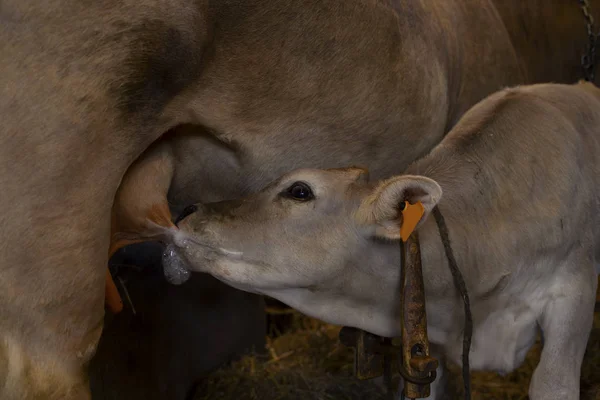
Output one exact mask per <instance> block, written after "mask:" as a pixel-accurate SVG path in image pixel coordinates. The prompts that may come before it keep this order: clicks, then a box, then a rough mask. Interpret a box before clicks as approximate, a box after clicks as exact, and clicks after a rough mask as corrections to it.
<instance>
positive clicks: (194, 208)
mask: <svg viewBox="0 0 600 400" xmlns="http://www.w3.org/2000/svg"><path fill="white" fill-rule="evenodd" d="M196 211H198V206H196V205H195V204H192V205H191V206H187V207H186V208H184V209H183V211H182V212H181V214H179V216H178V217H177V218H176V219H175V226H178V224H179V223H180V222H181V221H182V220H183V219H184V218H185V217H187V216H188V215H190V214H193V213H195V212H196Z"/></svg>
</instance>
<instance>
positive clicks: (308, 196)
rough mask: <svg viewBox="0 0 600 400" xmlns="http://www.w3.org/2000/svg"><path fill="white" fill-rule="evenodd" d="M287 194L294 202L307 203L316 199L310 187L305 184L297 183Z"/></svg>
mask: <svg viewBox="0 0 600 400" xmlns="http://www.w3.org/2000/svg"><path fill="white" fill-rule="evenodd" d="M287 194H288V195H289V196H290V197H291V198H292V199H294V200H300V201H307V200H312V199H314V198H315V195H314V194H313V192H312V190H311V189H310V186H308V185H307V184H306V183H304V182H295V183H293V184H292V186H290V187H289V189H288V190H287Z"/></svg>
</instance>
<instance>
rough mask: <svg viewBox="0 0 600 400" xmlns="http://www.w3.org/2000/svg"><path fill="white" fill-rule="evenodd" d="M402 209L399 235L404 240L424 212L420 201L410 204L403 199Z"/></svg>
mask: <svg viewBox="0 0 600 400" xmlns="http://www.w3.org/2000/svg"><path fill="white" fill-rule="evenodd" d="M404 203H405V206H404V210H402V226H401V227H400V237H401V238H402V241H403V242H406V241H407V240H408V238H409V237H410V234H411V233H413V231H414V230H415V228H416V227H417V224H418V223H419V221H420V220H421V217H423V214H425V207H423V204H421V202H420V201H418V202H416V203H415V204H410V203H409V202H408V201H405V202H404Z"/></svg>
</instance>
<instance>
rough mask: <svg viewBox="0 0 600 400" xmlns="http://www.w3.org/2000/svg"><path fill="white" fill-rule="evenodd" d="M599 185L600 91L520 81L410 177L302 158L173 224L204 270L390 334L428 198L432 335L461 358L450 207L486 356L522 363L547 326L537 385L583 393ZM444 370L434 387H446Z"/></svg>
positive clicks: (175, 235) (509, 364)
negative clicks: (244, 192)
mask: <svg viewBox="0 0 600 400" xmlns="http://www.w3.org/2000/svg"><path fill="white" fill-rule="evenodd" d="M599 187H600V89H598V88H597V87H595V86H593V85H592V84H590V83H584V84H577V85H556V84H554V85H553V84H541V85H533V86H523V87H519V88H515V89H507V90H504V91H500V92H499V93H496V94H493V95H491V96H490V97H488V98H487V99H485V100H483V101H482V102H480V103H479V104H477V105H475V106H474V107H473V108H472V109H471V110H469V112H467V113H466V114H465V116H464V117H463V118H462V119H461V120H460V121H459V123H458V124H457V125H456V127H455V128H454V129H452V131H450V133H449V134H448V135H447V136H446V137H445V138H444V139H443V140H442V142H441V143H440V144H439V145H438V146H436V147H435V148H434V149H433V150H432V151H431V153H430V154H428V155H427V156H426V157H423V158H422V159H420V160H418V161H416V162H415V163H414V164H412V165H411V166H410V167H409V168H408V169H407V170H406V172H405V173H404V174H403V175H400V176H396V177H393V178H390V179H387V180H383V181H379V182H368V176H367V174H366V173H365V171H364V170H362V169H356V168H354V169H353V168H350V169H333V170H331V169H330V170H314V169H308V170H307V169H303V170H298V171H293V172H290V173H288V174H286V175H284V176H282V177H281V178H279V179H277V180H276V181H274V182H272V183H271V184H269V185H268V186H267V187H266V188H265V189H264V190H262V191H260V192H259V193H256V194H253V195H250V196H248V197H245V198H242V199H240V200H234V201H225V202H218V203H212V204H206V205H199V206H198V210H197V211H196V212H194V213H192V214H191V215H190V216H188V217H187V218H185V219H183V221H182V222H181V223H180V224H179V227H180V228H181V229H176V228H168V229H167V228H165V229H163V237H166V238H168V240H169V241H171V242H172V243H173V245H172V248H173V249H174V250H173V254H175V256H174V257H178V256H179V257H181V258H182V259H183V260H184V261H185V262H187V265H189V266H190V267H191V268H193V269H194V270H197V271H204V272H209V273H211V274H213V275H214V276H216V277H217V278H219V279H221V280H223V281H224V282H226V283H228V284H230V285H233V286H234V287H237V288H240V289H245V290H248V291H252V292H254V293H260V294H266V295H269V296H273V297H276V298H278V299H280V300H282V301H284V302H286V303H288V304H290V305H291V306H293V307H296V308H298V309H300V310H301V311H303V312H305V313H307V314H309V315H312V316H315V317H317V318H320V319H323V320H325V321H329V322H331V323H335V324H340V325H348V326H354V327H358V328H361V329H365V330H368V331H370V332H373V333H376V334H378V335H382V336H386V337H393V336H400V333H401V324H400V321H399V311H400V304H399V295H400V287H401V281H400V275H401V268H404V266H403V265H401V257H400V252H399V251H398V242H397V241H398V240H399V239H400V234H401V232H402V230H403V229H402V227H403V224H404V223H406V221H407V220H408V219H406V220H405V214H403V212H402V211H401V210H403V209H405V208H406V207H410V205H413V206H412V207H416V206H415V205H414V204H416V203H417V202H420V203H421V204H422V206H423V207H424V210H425V211H424V216H423V218H421V219H420V221H417V222H418V231H419V238H420V243H421V248H422V263H423V271H424V272H423V275H424V283H425V285H424V287H425V296H426V301H427V314H428V330H429V336H430V339H431V341H432V343H434V344H436V345H438V346H440V347H441V348H442V349H443V352H444V353H445V354H446V355H448V356H449V357H450V358H451V359H452V360H453V361H454V362H457V363H460V362H461V351H462V341H463V324H462V321H464V318H465V316H464V313H463V304H462V298H461V296H460V292H459V291H458V290H457V288H456V287H455V284H454V280H453V277H452V273H451V272H450V268H449V266H448V264H449V261H448V260H449V259H448V258H447V256H446V252H445V246H446V245H447V243H448V242H446V243H445V242H444V241H445V240H446V239H445V238H444V236H442V235H441V234H440V232H441V230H442V229H441V228H438V226H437V225H436V220H438V221H439V220H441V219H444V220H445V221H446V222H445V224H447V227H448V231H449V235H450V242H449V243H450V244H451V247H452V249H453V254H454V257H456V260H457V262H458V264H459V268H460V270H461V271H462V273H463V275H464V278H465V283H466V287H467V288H468V291H469V293H470V297H471V307H472V313H473V327H474V328H473V332H474V336H473V347H472V349H471V365H472V366H473V368H477V369H494V370H497V371H500V372H504V373H508V372H510V371H511V370H513V369H515V368H517V367H518V366H519V365H520V364H521V363H522V362H523V360H524V359H525V356H526V354H527V352H528V350H529V348H530V347H531V346H532V345H533V343H534V342H535V339H536V334H537V331H538V329H539V328H541V330H542V332H543V337H544V346H543V350H542V353H541V359H540V362H539V364H538V366H537V367H536V369H535V372H534V374H533V378H532V380H531V385H530V389H529V395H530V397H531V399H532V400H552V399H556V400H567V399H568V400H575V399H579V379H580V369H581V362H582V359H583V355H584V353H585V349H586V344H587V340H588V336H589V333H590V330H591V328H592V321H593V313H594V304H595V297H596V296H595V294H596V286H597V276H598V274H599V273H600V214H599V211H600V192H598V188H599ZM442 191H443V195H442ZM407 203H408V204H407ZM409 204H410V205H409ZM436 207H438V208H436ZM432 212H433V213H434V215H435V219H434V218H432V217H429V215H430V214H431V213H432ZM436 213H437V214H436ZM440 215H443V217H440ZM419 217H420V215H419ZM409 222H410V221H409ZM439 223H440V222H438V224H439ZM415 225H416V224H415ZM413 227H414V226H413ZM409 233H410V232H409ZM439 382H440V380H438V381H437V382H436V385H435V386H434V388H433V389H434V390H433V392H434V393H433V394H432V399H439V398H441V397H442V395H443V394H444V391H442V390H440V387H439V385H438V383H439Z"/></svg>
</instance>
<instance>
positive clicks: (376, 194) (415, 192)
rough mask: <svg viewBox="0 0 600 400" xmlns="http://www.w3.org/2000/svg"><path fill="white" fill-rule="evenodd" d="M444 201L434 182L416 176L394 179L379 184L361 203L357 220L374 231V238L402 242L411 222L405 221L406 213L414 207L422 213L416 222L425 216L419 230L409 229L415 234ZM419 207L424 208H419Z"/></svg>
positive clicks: (417, 225)
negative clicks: (403, 226)
mask: <svg viewBox="0 0 600 400" xmlns="http://www.w3.org/2000/svg"><path fill="white" fill-rule="evenodd" d="M441 197H442V188H441V187H440V185H438V183H437V182H436V181H434V180H433V179H430V178H426V177H424V176H415V175H404V176H398V177H394V178H391V179H388V180H386V181H383V182H382V183H380V184H379V185H378V186H376V187H375V189H374V190H373V191H372V192H371V193H370V194H369V195H368V196H367V197H366V198H365V199H364V200H363V201H362V203H361V205H360V207H359V209H358V212H357V220H358V222H359V223H360V224H361V225H363V226H367V227H369V228H372V229H373V231H374V233H375V236H379V237H382V238H386V239H392V240H397V239H400V238H401V234H400V230H401V228H402V225H403V223H409V222H410V221H408V218H406V221H405V218H404V215H403V210H405V209H406V208H407V207H415V208H416V209H418V210H419V211H418V213H419V215H417V219H418V218H419V216H420V213H421V212H422V213H423V215H422V216H421V217H420V220H418V223H416V221H414V223H415V224H416V226H411V227H410V228H409V229H410V231H412V230H413V229H416V228H418V227H419V226H420V225H421V224H422V223H423V221H425V219H426V218H427V216H428V215H429V214H430V213H431V211H432V210H433V208H434V207H435V206H436V204H437V203H438V202H439V201H440V198H441ZM406 202H408V205H407V204H406ZM417 203H420V204H421V205H422V206H423V207H422V208H420V206H418V205H417ZM415 205H416V206H415ZM412 210H413V209H411V211H412ZM413 217H414V214H413ZM405 228H406V226H405ZM405 231H406V229H405ZM408 233H409V234H410V232H408Z"/></svg>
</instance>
